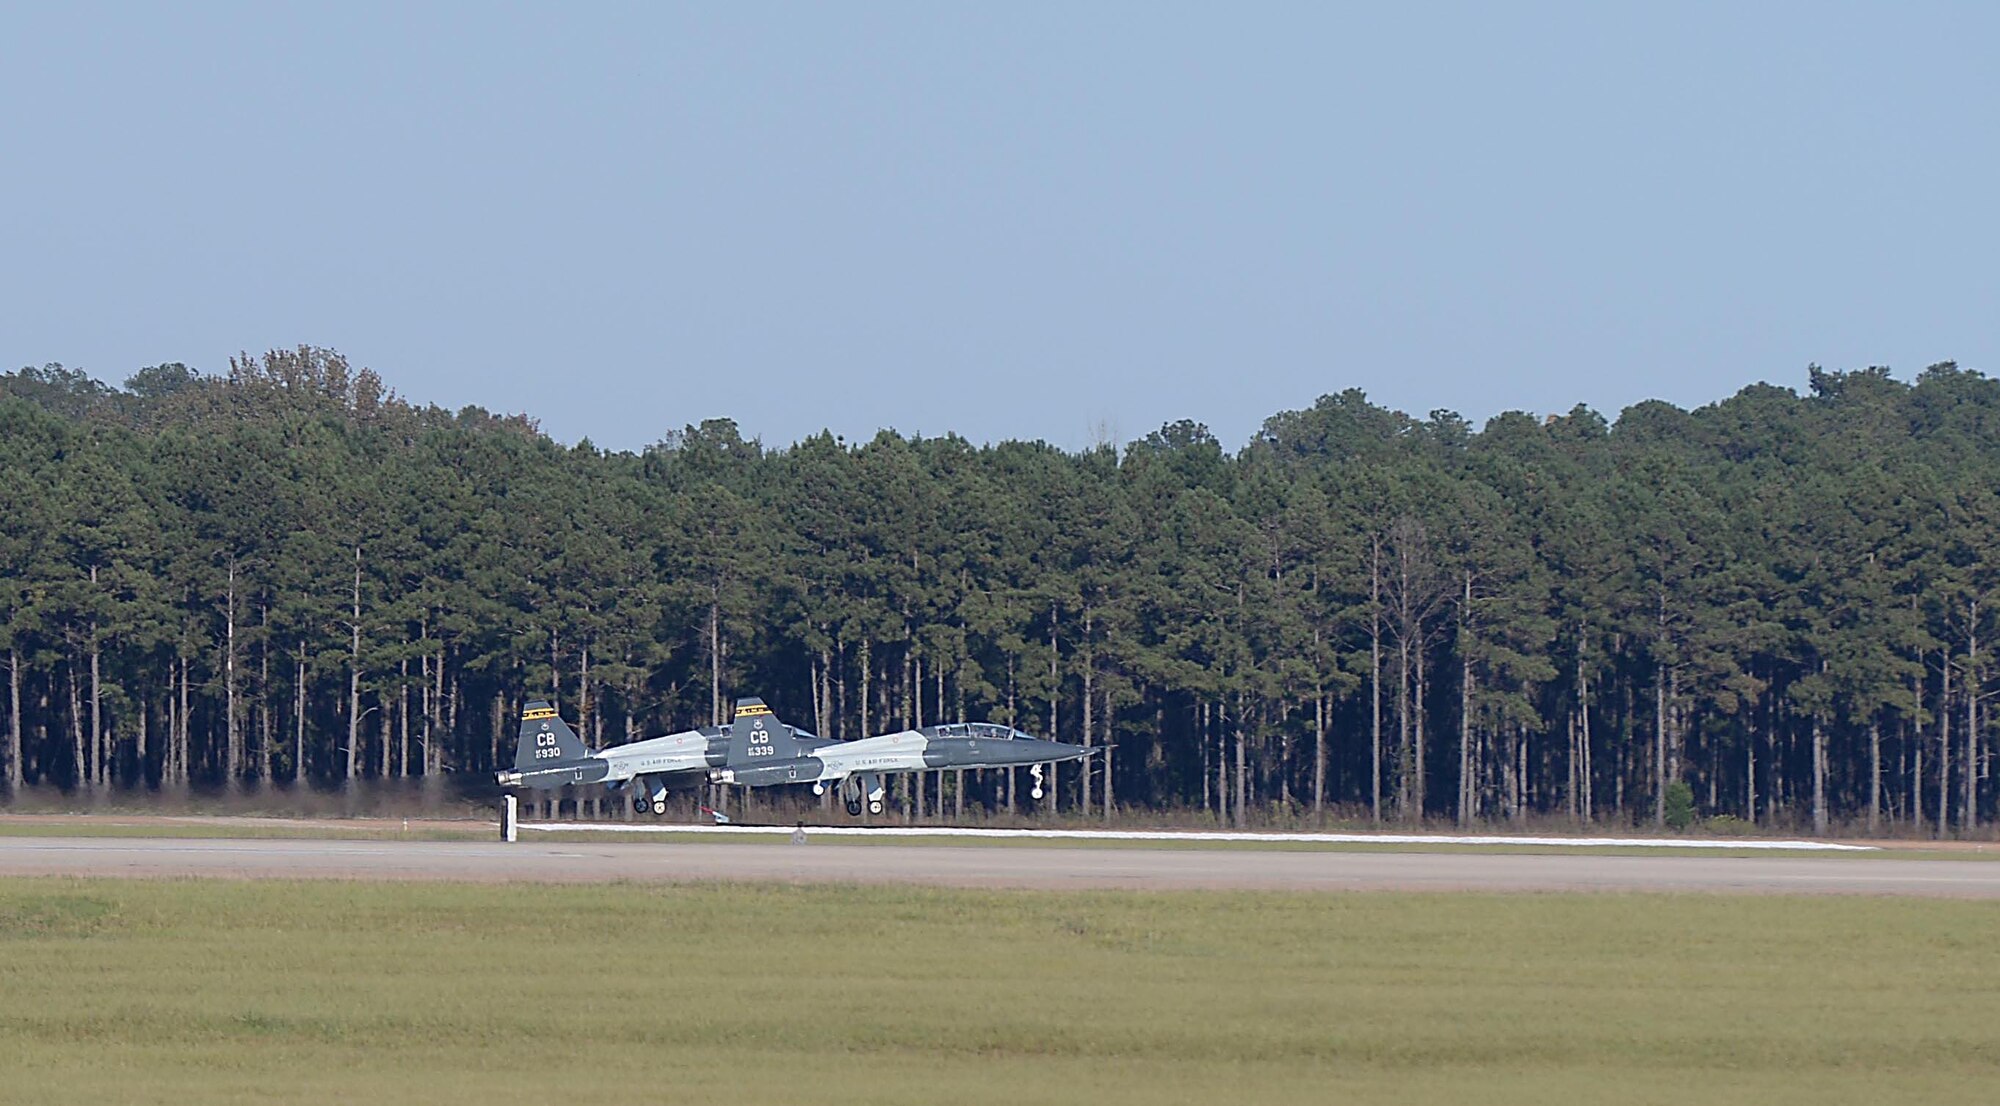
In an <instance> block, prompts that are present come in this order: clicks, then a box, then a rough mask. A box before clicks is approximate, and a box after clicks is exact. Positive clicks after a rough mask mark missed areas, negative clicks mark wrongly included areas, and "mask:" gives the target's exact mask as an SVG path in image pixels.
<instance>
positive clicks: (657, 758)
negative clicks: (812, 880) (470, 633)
mask: <svg viewBox="0 0 2000 1106" xmlns="http://www.w3.org/2000/svg"><path fill="white" fill-rule="evenodd" d="M1102 748H1105V746H1097V747H1095V748H1085V747H1084V746H1081V745H1066V744H1064V743H1062V742H1059V741H1043V740H1041V739H1039V738H1035V737H1030V736H1029V735H1027V734H1025V733H1022V732H1021V731H1019V730H1016V729H1013V728H1012V727H1009V726H1003V725H1000V724H998V723H994V722H957V723H948V724H945V725H939V726H925V727H923V728H921V729H915V730H902V731H899V732H897V733H891V734H883V735H881V736H879V737H868V738H862V739H861V740H858V741H830V740H827V739H825V738H821V737H816V736H814V735H813V734H810V733H807V732H806V731H804V730H801V729H799V728H797V727H796V726H789V725H786V724H785V723H784V722H782V721H780V720H779V719H778V717H777V716H776V715H774V714H772V713H771V709H770V708H769V707H767V706H765V705H764V701H763V700H762V699H738V700H737V701H736V714H735V717H734V718H733V719H732V720H731V722H730V723H729V725H727V726H704V727H702V728H700V729H697V730H687V731H684V732H682V733H676V734H668V735H667V736H665V737H651V738H647V739H645V740H643V741H634V742H631V743H630V744H626V745H618V746H613V747H611V748H608V749H603V750H601V751H599V752H596V753H592V752H591V751H590V750H589V749H588V748H586V747H585V746H584V744H583V740H582V739H581V738H579V737H577V736H576V733H575V732H574V731H572V730H571V729H570V728H569V726H568V725H566V724H565V723H564V722H563V720H562V719H561V718H560V717H559V716H558V715H557V712H556V709H555V708H554V707H552V706H550V705H549V704H548V703H546V702H542V701H540V700H536V701H534V702H531V703H529V704H528V705H527V707H526V708H525V709H524V710H522V712H521V740H520V744H519V746H518V747H517V748H516V750H515V754H514V768H513V770H512V771H503V772H499V773H496V776H497V778H498V780H499V783H500V785H501V786H502V787H532V788H555V787H562V786H565V785H568V784H584V783H602V784H604V785H605V786H607V787H609V788H612V789H613V790H618V789H620V788H624V787H627V786H630V787H631V788H632V789H633V795H632V808H633V809H634V810H636V811H639V812H641V813H644V812H646V811H648V810H650V811H651V812H652V813H654V814H664V813H666V810H667V780H668V777H670V776H675V775H681V774H688V775H692V774H693V773H697V772H699V773H702V774H703V777H705V778H706V779H709V780H713V781H715V782H717V783H732V784H736V785H738V786H742V787H777V786H784V785H787V784H810V785H811V786H812V791H813V794H815V795H823V794H825V793H826V790H827V787H828V786H829V785H834V786H837V787H838V788H839V789H840V793H841V797H842V798H843V799H844V800H845V801H846V804H847V813H849V814H852V815H858V814H860V813H861V811H862V808H863V806H864V804H865V806H866V808H867V810H868V812H869V813H870V814H880V813H882V797H883V793H884V787H883V784H882V777H883V776H884V775H885V774H887V773H890V772H925V771H934V770H936V769H940V768H1020V767H1025V768H1027V769H1028V772H1029V775H1030V777H1031V778H1032V779H1033V789H1032V791H1031V792H1030V793H1031V794H1032V795H1033V796H1034V797H1035V798H1037V799H1039V798H1041V797H1042V766H1043V765H1046V764H1052V763H1055V762H1058V761H1065V760H1081V759H1083V758H1085V757H1088V756H1089V755H1091V754H1092V753H1094V752H1097V751H1098V750H1099V749H1102ZM703 777H696V778H703ZM690 782H691V781H690ZM683 786H685V785H683Z"/></svg>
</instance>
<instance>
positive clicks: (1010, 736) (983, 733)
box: [918, 722, 1030, 741]
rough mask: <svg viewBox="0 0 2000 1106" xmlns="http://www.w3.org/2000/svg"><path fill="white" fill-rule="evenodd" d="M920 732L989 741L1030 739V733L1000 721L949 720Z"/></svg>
mask: <svg viewBox="0 0 2000 1106" xmlns="http://www.w3.org/2000/svg"><path fill="white" fill-rule="evenodd" d="M918 732H920V733H922V734H923V735H924V736H925V737H977V738H983V739H985V740H987V741H1012V740H1014V739H1016V738H1020V739H1023V740H1029V739H1030V735H1028V734H1025V733H1022V732H1021V731H1020V730H1017V729H1014V728H1013V727H1011V726H1003V725H1001V724H1000V723H998V722H947V723H945V724H944V725H941V726H925V727H924V728H923V729H922V730H920V731H918Z"/></svg>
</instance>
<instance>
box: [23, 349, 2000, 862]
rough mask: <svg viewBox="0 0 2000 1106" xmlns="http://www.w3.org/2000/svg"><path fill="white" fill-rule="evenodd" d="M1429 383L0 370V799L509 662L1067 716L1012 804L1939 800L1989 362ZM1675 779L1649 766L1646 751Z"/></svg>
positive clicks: (259, 750)
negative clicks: (778, 392) (1501, 383)
mask: <svg viewBox="0 0 2000 1106" xmlns="http://www.w3.org/2000/svg"><path fill="white" fill-rule="evenodd" d="M1807 384H1808V387H1807V390H1806V391H1805V392H1804V393H1803V394H1801V393H1798V392H1795V391H1794V390H1792V389H1788V388H1782V387H1775V386H1771V385H1762V384H1760V385H1756V386H1753V387H1749V388H1746V389H1744V390H1743V391H1741V392H1739V393H1738V394H1736V395H1735V396H1733V397H1731V398H1729V399H1726V400H1724V401H1721V402H1718V403H1715V404H1712V405H1709V406H1706V407H1702V408H1700V409H1698V410H1694V411H1684V410H1681V409H1679V408H1676V407H1674V406H1671V405H1669V404H1666V403H1662V402H1647V403H1641V404H1638V405H1637V406H1634V407H1631V408H1629V409H1627V410H1626V411H1624V412H1623V413H1622V414H1621V415H1620V416H1619V418H1618V419H1617V421H1616V422H1615V423H1612V422H1608V421H1607V420H1606V419H1605V418H1603V417H1602V416H1600V415H1598V414H1597V413H1595V412H1593V411H1591V410H1589V409H1588V408H1586V407H1582V406H1579V407H1577V408H1575V409H1573V410H1571V411H1570V412H1568V413H1567V414H1563V415H1558V416H1550V417H1547V418H1536V417H1532V416H1530V415H1526V414H1522V413H1508V414H1503V415H1500V416H1497V417H1495V418H1493V419H1491V420H1489V421H1488V422H1487V423H1486V425H1485V426H1484V427H1483V428H1476V427H1474V426H1473V425H1472V424H1470V423H1469V422H1467V421H1466V420H1465V419H1463V418H1460V417H1459V416H1457V415H1455V414H1452V413H1451V412H1448V411H1437V412H1433V413H1432V414H1431V415H1430V416H1429V417H1428V418H1424V419H1418V418H1414V417H1412V416H1409V415H1406V414H1402V413H1399V412H1396V411H1393V410H1389V409H1386V408H1383V407H1380V406H1377V405H1375V404H1373V403H1370V402H1369V401H1368V400H1367V399H1366V397H1365V396H1364V395H1363V394H1362V393H1360V392H1359V391H1354V390H1349V391H1344V392H1341V393H1339V394H1335V395H1328V396H1325V397H1322V398H1321V399H1320V400H1319V401H1318V402H1317V403H1315V404H1314V405H1313V406H1312V407H1310V408H1308V409H1305V410H1299V411H1287V412H1282V413H1280V414H1277V415H1274V416H1272V417H1271V418H1270V419H1268V420H1266V422H1265V423H1264V426H1263V429H1262V430H1261V431H1260V432H1259V433H1258V434H1257V435H1256V436H1255V438H1254V439H1253V440H1252V441H1251V442H1249V443H1248V444H1247V445H1246V446H1244V447H1243V448H1242V449H1240V450H1238V451H1236V452H1234V453H1231V452H1228V451H1226V450H1224V449H1223V448H1222V446H1221V445H1220V443H1218V442H1217V441H1216V439H1215V438H1214V437H1213V436H1212V435H1211V434H1210V433H1209V432H1208V431H1207V430H1206V429H1205V428H1204V427H1202V426H1201V425H1199V424H1197V423H1193V422H1185V421H1184V422H1177V423H1173V424H1170V425H1167V426H1164V427H1162V428H1161V429H1160V430H1158V431H1155V432H1153V433H1151V434H1148V435H1146V436H1145V437H1144V438H1142V439H1139V440H1137V441H1133V442H1131V443H1129V444H1126V445H1125V446H1123V447H1122V448H1118V447H1116V446H1114V445H1112V444H1109V443H1106V444H1100V445H1098V446H1095V447H1092V448H1088V449H1084V450H1081V451H1066V450H1062V449H1058V448H1055V447H1053V446H1050V445H1047V444H1045V443H1041V442H1021V441H1008V442H1001V443H998V444H993V445H986V446H978V445H974V444H972V443H969V442H967V441H965V440H964V439H961V438H959V437H956V436H953V435H946V436H943V437H933V438H921V437H905V436H902V435H899V434H896V433H893V432H890V431H884V432H882V433H880V434H878V435H876V436H875V437H874V438H872V439H871V440H869V441H866V442H861V443H851V442H847V441H844V440H842V439H841V438H838V437H835V436H833V435H830V434H820V435H818V436H816V437H812V438H808V439H806V440H804V441H801V442H799V443H797V444H795V445H792V446H789V447H784V448H768V447H765V446H763V445H762V444H760V443H759V442H757V441H756V440H754V439H746V438H745V437H744V436H743V435H742V433H741V432H740V430H739V428H738V427H737V426H736V424H734V423H733V422H730V421H728V420H710V421H706V422H702V423H700V424H699V425H694V426H688V427H686V428H684V429H682V430H679V431H675V432H672V433H669V434H667V435H666V436H665V437H664V438H663V439H662V440H661V441H660V442H659V443H658V444H656V445H654V446H652V447H650V448H648V449H645V450H643V451H640V452H637V453H632V452H611V451H604V450H600V449H598V448H596V447H594V446H593V445H592V444H591V443H590V442H588V441H587V440H586V441H584V442H582V443H580V444H578V445H577V446H575V447H573V448H568V447H564V446H562V445H560V444H558V443H557V442H554V441H552V440H550V439H549V438H548V437H547V436H546V435H544V434H542V433H541V432H540V431H539V429H538V427H537V424H536V423H535V422H534V421H533V420H532V419H530V418H528V417H525V416H502V415H495V414H493V413H490V412H487V411H484V410H482V409H479V408H475V407H468V408H465V409H463V410H460V411H457V412H455V413H454V412H450V411H445V410H441V409H439V408H436V407H430V406H418V405H414V404H411V403H409V402H406V401H405V400H403V399H401V398H400V397H398V396H397V395H396V394H395V393H394V392H393V391H392V390H390V389H389V388H388V387H387V386H386V385H385V384H384V382H383V381H382V380H381V379H380V377H378V376H377V375H376V374H374V373H373V372H370V371H368V370H365V369H363V370H359V371H356V370H354V369H353V368H351V366H350V365H349V364H348V363H347V362H346V361H345V360H344V359H343V358H342V357H341V356H340V355H339V354H337V353H335V352H332V351H329V350H323V349H315V348H310V347H301V348H299V349H294V350H277V351H272V352H270V353H267V354H264V355H262V356H259V357H252V356H249V355H245V356H242V357H239V358H236V359H233V360H232V362H231V364H230V367H229V371H228V372H227V373H226V374H223V375H219V376H208V375H203V374H200V373H197V372H195V371H193V370H191V369H189V368H187V367H186V366H183V365H179V364H164V365H158V366H154V367H151V368H147V369H144V370H142V371H140V372H138V373H136V374H135V375H133V376H132V377H131V378H130V379H129V380H128V381H127V382H126V383H125V385H124V387H122V388H115V387H111V386H109V385H106V384H103V383H101V382H99V381H97V380H96V379H94V378H93V377H91V376H89V375H87V374H84V373H82V372H78V371H75V370H70V369H65V368H63V367H61V366H59V365H51V366H46V367H43V368H29V369H22V370H21V371H19V372H16V373H12V374H6V375H0V568H4V570H5V578H4V587H0V654H4V656H3V657H0V659H4V662H5V664H6V667H7V672H8V687H7V697H8V698H7V705H6V708H5V709H6V717H7V731H6V738H5V741H6V744H5V747H4V749H0V760H4V765H5V777H4V783H5V785H6V787H7V794H16V793H19V792H20V790H21V789H22V788H23V787H26V786H41V787H59V788H63V789H68V790H74V791H83V792H109V791H112V790H115V789H169V790H171V789H187V788H191V787H230V788H235V787H255V786H261V785H297V784H312V785H315V786H323V787H324V786H341V785H345V784H347V783H349V782H351V781H355V780H358V779H401V778H409V777H421V778H423V779H426V780H431V781H438V780H443V779H445V778H447V774H449V773H467V774H478V775H480V776H483V775H484V774H485V773H488V772H490V771H491V770H492V769H493V767H494V766H495V765H496V764H498V763H504V762H507V761H509V760H511V757H512V755H513V737H514V725H515V723H514V719H515V717H516V715H517V713H518V710H519V707H520V704H521V703H522V702H523V701H524V699H526V698H540V697H549V698H552V699H553V700H554V701H556V702H557V703H558V704H559V705H560V706H561V708H562V709H563V711H564V713H565V716H566V717H568V718H569V719H570V720H571V721H572V723H573V724H575V725H576V726H577V729H578V731H579V732H580V733H582V734H584V735H585V736H586V738H587V739H588V740H590V741H592V742H593V743H594V744H602V743H607V742H613V741H619V740H624V739H628V738H632V737H637V736H643V735H648V734H653V733H660V732H667V731H669V730H673V729H679V728H685V727H688V726H691V725H697V724H706V723H712V722H719V721H722V720H724V718H725V717H726V714H727V709H726V704H727V703H728V702H730V701H732V700H733V699H734V697H736V696H737V695H749V694H755V695H760V696H762V697H763V698H765V699H766V700H767V701H769V702H770V703H771V704H772V706H773V707H774V709H776V710H777V711H778V712H779V713H780V714H781V715H783V716H784V717H786V718H788V719H792V720H796V721H797V722H798V723H799V724H801V725H805V726H807V727H809V728H811V729H813V730H814V731H815V732H818V733H820V734H823V735H825V736H829V737H838V738H853V737H859V736H865V735H870V734H874V733H879V732H884V731H886V730H888V729H891V728H895V727H901V726H904V725H923V724H927V723H935V722H940V721H954V720H959V719H966V718H973V719H977V718H992V719H994V720H998V721H1004V722H1011V723H1013V724H1015V725H1017V726H1019V727H1021V728H1023V729H1027V730H1031V731H1035V732H1037V733H1039V734H1041V735H1044V736H1049V737H1054V738H1058V739H1062V740H1070V741H1078V742H1082V743H1086V744H1091V745H1112V746H1114V747H1113V748H1112V749H1111V750H1109V751H1108V752H1107V753H1106V754H1105V755H1103V756H1102V757H1100V758H1097V759H1095V760H1093V761H1091V762H1087V763H1088V765H1089V766H1088V767H1087V768H1084V769H1081V770H1079V769H1078V768H1076V767H1074V766H1064V768H1063V772H1062V775H1061V777H1060V780H1059V785H1058V786H1057V787H1055V788H1054V789H1053V790H1052V791H1051V793H1050V795H1049V797H1048V798H1046V799H1045V800H1042V801H1040V802H1036V801H1032V800H1030V799H1029V797H1028V795H1027V791H1026V788H1025V787H1023V788H1019V789H1018V790H1017V788H1016V787H1015V784H1014V780H1013V779H1012V774H1010V773H971V774H963V775H960V774H951V775H943V774H923V775H917V776H911V777H906V778H904V779H902V780H900V781H898V782H897V791H896V793H895V794H894V796H893V797H894V799H895V801H896V802H897V803H898V804H899V805H900V806H901V807H902V808H903V809H905V810H906V811H908V812H909V813H910V814H912V815H913V816H923V817H936V816H946V815H951V816H966V815H977V814H981V813H992V812H1002V811H1004V812H1009V813H1013V814H1016V815H1027V814H1041V813H1048V812H1051V811H1055V812H1060V813H1062V814H1064V815H1067V816H1074V817H1109V816H1110V815H1111V814H1112V813H1113V812H1114V811H1116V810H1119V809H1121V808H1125V809H1176V810H1180V811H1187V812H1193V811H1200V812H1206V813H1207V814H1208V815H1209V816H1211V817H1213V818H1215V819H1217V820H1219V821H1221V822H1224V823H1228V824H1236V825H1259V824H1276V823H1287V822H1294V821H1306V820H1313V819H1324V818H1327V817H1339V818H1344V819H1372V820H1375V821H1393V822H1417V821H1425V820H1429V821H1455V822H1457V823H1460V824H1474V823H1481V822H1493V821H1501V822H1505V821H1515V822H1518V821H1521V820H1524V819H1529V818H1538V819H1549V818H1559V819H1566V820H1569V821H1571V822H1574V823H1577V824H1588V823H1611V824H1632V823H1638V824H1647V823H1651V824H1660V823H1664V822H1667V821H1669V820H1670V817H1672V816H1673V815H1674V813H1675V811H1676V809H1677V808H1679V807H1686V806H1687V805H1689V804H1690V803H1691V805H1692V808H1693V809H1694V810H1695V811H1698V812H1699V814H1700V815H1701V816H1704V817H1708V818H1712V819H1720V818H1729V819H1736V820H1740V821H1741V822H1747V823H1757V824H1762V825H1767V826H1772V827H1782V828H1788V829H1789V828H1810V829H1812V830H1815V831H1818V832H1829V831H1832V830H1835V829H1843V830H1845V829H1851V830H1854V831H1857V832H1858V831H1862V830H1866V831H1868V832H1881V831H1885V830H1889V829H1894V830H1896V831H1898V832H1920V831H1921V832H1931V833H1938V834H1966V833H1972V832H1974V831H1976V830H1977V829H1978V828H1979V827H1980V826H1981V825H1982V824H1983V823H1984V822H1986V821H1988V820H1990V819H1991V818H1993V816H1994V814H1995V811H1994V805H1995V802H1996V799H1995V789H1994V788H1993V787H1991V785H1990V782H1989V779H1990V775H1991V768H1992V759H1993V751H1992V743H1991V742H1990V741H1989V740H1988V736H1989V731H1990V729H1991V721H1990V718H1989V711H1988V709H1987V708H1988V702H1989V699H1990V698H1991V696H1992V695H1993V690H1992V689H1989V688H1988V687H1987V684H1986V679H1985V677H1986V671H1987V669H1988V668H1990V667H1992V659H1991V654H1992V652H1993V647H1992V645H1991V643H1990V639H1991V638H1992V629H1993V624H1994V621H1995V619H1994V612H1993V608H1994V606H1995V600H1996V595H1995V590H1996V583H2000V578H1997V577H1996V567H2000V559H1996V557H1995V553H1994V551H1995V549H1996V537H2000V502H1996V499H1995V488H1996V486H2000V382H1996V381H1994V380H1992V379H1989V378H1987V377H1985V376H1984V375H1982V374H1980V373H1977V372H1974V371H1970V370H1966V369H1961V368H1959V367H1957V366H1956V365H1953V364H1950V363H1944V364H1939V365H1934V366H1932V367H1930V368H1929V369H1926V370H1925V371H1924V372H1923V373H1921V374H1920V375H1919V376H1918V377H1917V378H1916V380H1915V381H1914V382H1912V383H1904V382H1900V381H1898V380H1896V379H1895V378H1894V377H1892V376H1891V375H1890V373H1889V372H1888V371H1887V370H1884V369H1880V368H1870V369H1865V370H1859V371H1853V372H1832V371H1825V370H1821V369H1819V368H1817V367H1814V368H1811V369H1809V370H1808V380H1807ZM1677 795H1678V802H1676V796H1677Z"/></svg>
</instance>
